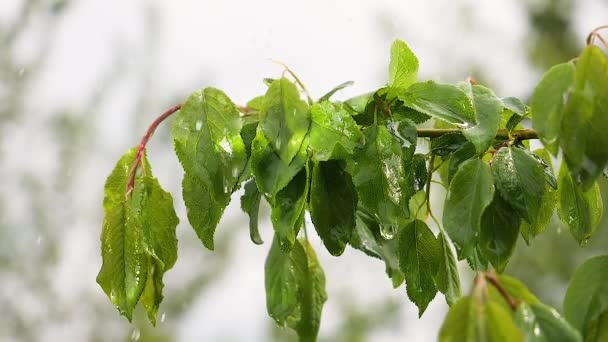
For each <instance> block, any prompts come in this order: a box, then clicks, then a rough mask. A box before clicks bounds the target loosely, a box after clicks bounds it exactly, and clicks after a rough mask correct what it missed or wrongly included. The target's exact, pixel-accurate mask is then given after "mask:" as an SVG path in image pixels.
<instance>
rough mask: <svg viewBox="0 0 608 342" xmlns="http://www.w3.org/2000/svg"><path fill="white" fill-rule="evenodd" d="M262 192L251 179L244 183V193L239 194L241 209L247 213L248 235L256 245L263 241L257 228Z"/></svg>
mask: <svg viewBox="0 0 608 342" xmlns="http://www.w3.org/2000/svg"><path fill="white" fill-rule="evenodd" d="M261 198H262V194H261V193H260V192H259V191H258V188H257V186H256V185H255V182H254V181H253V180H250V181H249V182H247V184H245V193H244V194H243V196H241V209H243V211H244V212H246V213H247V215H249V236H250V237H251V241H252V242H253V243H255V244H256V245H261V244H263V243H264V241H262V238H261V237H260V231H259V229H258V213H259V210H260V199H261Z"/></svg>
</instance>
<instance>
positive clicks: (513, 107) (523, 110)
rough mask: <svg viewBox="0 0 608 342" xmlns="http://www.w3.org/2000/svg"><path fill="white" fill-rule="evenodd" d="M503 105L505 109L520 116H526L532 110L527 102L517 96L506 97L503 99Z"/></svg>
mask: <svg viewBox="0 0 608 342" xmlns="http://www.w3.org/2000/svg"><path fill="white" fill-rule="evenodd" d="M502 105H503V106H504V108H505V109H507V110H509V111H510V112H512V113H513V114H517V115H519V116H526V115H528V112H529V111H530V108H529V107H528V106H526V104H525V103H524V102H523V101H522V100H520V99H518V98H517V97H505V98H503V99H502Z"/></svg>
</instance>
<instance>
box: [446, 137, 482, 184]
mask: <svg viewBox="0 0 608 342" xmlns="http://www.w3.org/2000/svg"><path fill="white" fill-rule="evenodd" d="M475 155H476V152H475V146H474V145H473V144H472V143H471V142H470V141H467V142H466V143H465V144H464V145H462V147H461V148H459V149H458V150H456V152H454V153H452V154H451V156H450V159H449V162H448V170H447V171H448V178H447V179H448V184H449V183H450V182H451V181H452V179H453V178H454V175H455V174H456V172H457V171H458V168H459V167H460V165H461V164H462V163H464V162H465V161H467V160H469V159H472V158H474V157H475Z"/></svg>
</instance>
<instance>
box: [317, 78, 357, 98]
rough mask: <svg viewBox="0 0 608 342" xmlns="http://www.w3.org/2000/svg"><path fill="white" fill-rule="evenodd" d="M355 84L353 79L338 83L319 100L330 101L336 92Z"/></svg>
mask: <svg viewBox="0 0 608 342" xmlns="http://www.w3.org/2000/svg"><path fill="white" fill-rule="evenodd" d="M353 84H355V82H353V81H346V82H344V83H340V84H338V85H337V86H335V87H334V88H333V89H332V90H330V91H328V92H327V93H326V94H325V95H323V96H321V98H319V101H318V102H323V101H328V100H329V99H330V98H331V97H332V96H333V95H334V94H335V93H337V92H339V91H340V90H342V89H344V88H347V87H350V86H351V85H353Z"/></svg>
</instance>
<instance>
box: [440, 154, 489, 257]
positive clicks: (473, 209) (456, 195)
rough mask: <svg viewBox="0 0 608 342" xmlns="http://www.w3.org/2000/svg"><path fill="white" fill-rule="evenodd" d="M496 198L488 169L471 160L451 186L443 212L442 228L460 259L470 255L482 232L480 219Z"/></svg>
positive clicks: (457, 174) (463, 165)
mask: <svg viewBox="0 0 608 342" xmlns="http://www.w3.org/2000/svg"><path fill="white" fill-rule="evenodd" d="M493 197H494V182H493V179H492V172H491V171H490V168H489V167H488V165H486V164H485V163H484V162H482V161H481V160H479V159H471V160H468V161H466V162H464V163H462V165H460V168H459V169H458V172H456V175H455V176H454V179H453V180H452V181H451V182H450V186H449V189H448V194H447V197H446V200H445V207H444V211H443V226H444V227H445V230H446V231H447V233H448V234H449V236H450V238H451V239H452V241H453V242H454V244H455V245H456V247H457V250H458V254H459V256H460V257H461V258H464V257H466V256H468V255H471V253H472V252H473V248H474V246H475V244H476V241H477V238H478V236H479V232H480V230H481V227H480V224H481V217H482V215H483V212H484V210H485V209H486V207H487V206H488V205H489V204H490V202H492V198H493Z"/></svg>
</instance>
